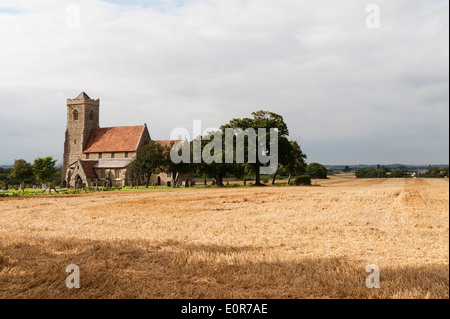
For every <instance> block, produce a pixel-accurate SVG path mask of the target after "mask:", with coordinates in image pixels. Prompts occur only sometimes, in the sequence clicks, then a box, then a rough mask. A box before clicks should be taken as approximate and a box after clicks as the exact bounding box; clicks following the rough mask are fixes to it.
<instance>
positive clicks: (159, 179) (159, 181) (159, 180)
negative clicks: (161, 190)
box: [156, 176, 161, 186]
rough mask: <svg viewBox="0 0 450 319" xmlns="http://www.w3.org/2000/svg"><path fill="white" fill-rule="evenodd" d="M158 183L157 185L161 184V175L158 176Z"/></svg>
mask: <svg viewBox="0 0 450 319" xmlns="http://www.w3.org/2000/svg"><path fill="white" fill-rule="evenodd" d="M156 185H157V186H161V177H159V176H158V178H157V179H156Z"/></svg>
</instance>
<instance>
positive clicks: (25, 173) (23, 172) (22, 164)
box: [9, 159, 33, 191]
mask: <svg viewBox="0 0 450 319" xmlns="http://www.w3.org/2000/svg"><path fill="white" fill-rule="evenodd" d="M9 177H10V178H13V179H17V180H19V182H20V188H21V189H22V191H25V180H30V179H32V178H33V168H32V167H31V164H30V163H28V162H27V161H25V160H23V159H18V160H16V161H15V163H14V166H13V167H12V169H11V173H10V174H9Z"/></svg>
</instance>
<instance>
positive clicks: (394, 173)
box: [391, 168, 405, 177]
mask: <svg viewBox="0 0 450 319" xmlns="http://www.w3.org/2000/svg"><path fill="white" fill-rule="evenodd" d="M391 177H405V171H404V170H402V169H400V168H399V169H395V170H393V171H392V172H391Z"/></svg>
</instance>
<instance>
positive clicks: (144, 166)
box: [130, 141, 165, 188]
mask: <svg viewBox="0 0 450 319" xmlns="http://www.w3.org/2000/svg"><path fill="white" fill-rule="evenodd" d="M164 164H165V162H164V147H163V146H162V145H161V144H159V143H156V142H154V141H150V143H149V144H147V145H146V146H144V147H142V148H141V149H140V150H139V152H138V153H137V155H136V158H135V160H134V161H133V162H132V163H131V165H130V166H131V171H132V172H133V173H134V174H142V175H144V178H145V187H146V188H148V185H149V183H150V178H151V176H152V174H158V173H159V172H160V171H161V168H162V167H163V165H164Z"/></svg>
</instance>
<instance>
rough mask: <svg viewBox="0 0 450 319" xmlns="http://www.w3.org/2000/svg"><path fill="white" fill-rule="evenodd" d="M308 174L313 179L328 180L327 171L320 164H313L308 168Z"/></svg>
mask: <svg viewBox="0 0 450 319" xmlns="http://www.w3.org/2000/svg"><path fill="white" fill-rule="evenodd" d="M306 174H308V175H309V176H311V178H321V179H325V178H327V174H328V172H327V169H326V168H325V166H323V165H322V164H319V163H311V164H309V165H308V167H307V168H306Z"/></svg>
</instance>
